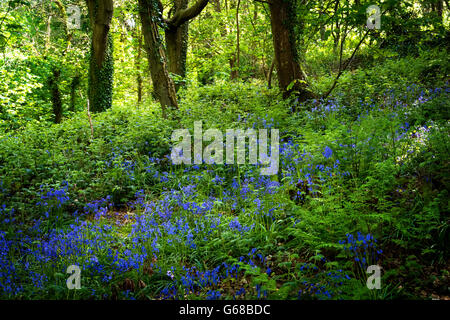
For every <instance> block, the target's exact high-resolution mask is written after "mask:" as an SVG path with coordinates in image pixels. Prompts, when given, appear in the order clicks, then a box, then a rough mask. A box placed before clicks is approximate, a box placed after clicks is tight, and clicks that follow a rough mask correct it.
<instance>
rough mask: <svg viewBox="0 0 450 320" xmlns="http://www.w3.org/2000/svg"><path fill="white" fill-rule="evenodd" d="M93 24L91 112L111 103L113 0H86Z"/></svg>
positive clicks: (90, 78) (90, 80) (89, 91)
mask: <svg viewBox="0 0 450 320" xmlns="http://www.w3.org/2000/svg"><path fill="white" fill-rule="evenodd" d="M86 1H87V5H88V10H89V18H90V22H91V28H92V41H91V56H90V61H89V85H88V98H89V104H90V110H91V111H92V112H102V111H105V110H106V109H108V108H110V107H111V104H112V91H113V74H114V61H113V40H112V37H111V35H110V34H109V28H110V24H111V19H112V16H113V11H114V5H113V0H86Z"/></svg>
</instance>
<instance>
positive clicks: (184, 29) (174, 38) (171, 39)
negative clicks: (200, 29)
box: [165, 0, 209, 90]
mask: <svg viewBox="0 0 450 320" xmlns="http://www.w3.org/2000/svg"><path fill="white" fill-rule="evenodd" d="M208 2H209V0H198V1H197V2H195V3H194V4H193V5H192V6H191V7H188V4H189V0H174V6H173V7H172V10H171V11H173V12H174V14H173V15H172V16H171V17H169V19H167V20H166V21H165V22H166V24H167V28H166V29H165V40H166V52H167V60H168V61H167V62H168V68H169V72H170V73H173V74H176V75H178V76H180V77H181V78H184V77H185V76H186V58H187V49H188V38H189V20H192V19H194V18H195V17H196V16H198V15H199V14H200V12H202V10H203V9H204V8H205V6H206V5H207V4H208ZM178 87H179V86H177V88H176V89H177V90H178Z"/></svg>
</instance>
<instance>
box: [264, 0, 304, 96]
mask: <svg viewBox="0 0 450 320" xmlns="http://www.w3.org/2000/svg"><path fill="white" fill-rule="evenodd" d="M269 8H270V16H271V26H272V35H273V46H274V52H275V67H276V69H277V76H278V85H279V87H280V89H281V91H282V92H283V97H285V98H287V97H288V96H289V95H290V94H291V93H292V92H294V91H295V92H296V93H297V94H298V97H299V99H300V100H301V101H304V100H307V99H309V98H311V97H312V94H311V93H310V92H309V91H308V90H307V89H306V86H305V85H304V83H303V81H304V80H305V79H304V75H303V72H302V70H301V68H300V65H299V63H298V53H297V48H296V43H295V34H294V24H295V13H296V10H295V9H296V8H295V1H292V0H289V1H286V0H273V1H271V2H270V4H269ZM290 84H293V85H292V87H291V88H288V87H289V85H290Z"/></svg>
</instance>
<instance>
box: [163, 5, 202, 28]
mask: <svg viewBox="0 0 450 320" xmlns="http://www.w3.org/2000/svg"><path fill="white" fill-rule="evenodd" d="M208 2H209V0H198V1H197V2H196V3H195V4H193V5H192V6H191V7H189V8H186V9H180V10H178V11H177V12H175V14H174V15H173V17H172V18H170V19H169V20H167V24H168V25H169V27H172V28H173V27H174V28H177V27H179V26H181V25H182V24H183V23H185V22H187V21H189V20H191V19H194V18H195V17H196V16H198V15H199V14H200V12H202V10H203V9H204V8H205V7H206V5H207V4H208Z"/></svg>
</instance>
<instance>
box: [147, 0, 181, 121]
mask: <svg viewBox="0 0 450 320" xmlns="http://www.w3.org/2000/svg"><path fill="white" fill-rule="evenodd" d="M159 10H160V8H159V6H158V3H157V1H156V0H139V14H140V17H141V21H142V33H143V34H144V40H145V49H146V51H147V55H148V63H149V67H150V73H151V76H152V82H153V87H154V92H155V95H156V97H157V99H158V101H159V103H160V104H161V107H162V111H163V117H166V109H167V108H170V109H174V108H178V103H177V98H176V91H175V85H174V83H173V80H172V79H171V78H170V76H169V71H168V68H167V62H166V61H167V60H166V55H165V52H164V48H163V45H162V41H161V38H160V36H159V31H158V24H157V21H158V20H161V13H160V11H159Z"/></svg>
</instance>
